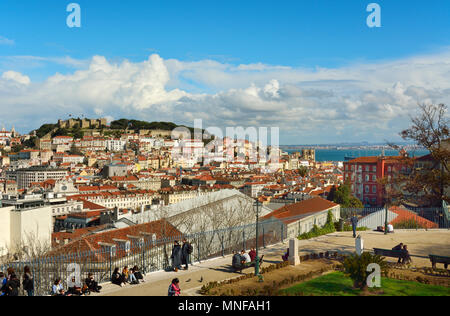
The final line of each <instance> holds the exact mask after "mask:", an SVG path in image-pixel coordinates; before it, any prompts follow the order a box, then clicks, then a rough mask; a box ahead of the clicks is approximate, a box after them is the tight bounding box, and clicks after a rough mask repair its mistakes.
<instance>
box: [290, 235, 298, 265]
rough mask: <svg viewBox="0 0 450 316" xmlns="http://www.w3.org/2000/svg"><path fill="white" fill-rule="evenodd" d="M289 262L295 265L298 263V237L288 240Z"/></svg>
mask: <svg viewBox="0 0 450 316" xmlns="http://www.w3.org/2000/svg"><path fill="white" fill-rule="evenodd" d="M289 264H290V265H293V266H296V265H299V264H300V257H299V256H298V239H297V238H294V239H291V240H289Z"/></svg>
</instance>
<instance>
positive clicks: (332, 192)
mask: <svg viewBox="0 0 450 316" xmlns="http://www.w3.org/2000/svg"><path fill="white" fill-rule="evenodd" d="M335 196H336V186H335V185H333V186H332V187H331V190H330V193H328V196H327V200H328V201H334V198H335Z"/></svg>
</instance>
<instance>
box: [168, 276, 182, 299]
mask: <svg viewBox="0 0 450 316" xmlns="http://www.w3.org/2000/svg"><path fill="white" fill-rule="evenodd" d="M180 294H181V289H180V280H178V279H177V278H175V279H173V280H172V284H170V285H169V296H180Z"/></svg>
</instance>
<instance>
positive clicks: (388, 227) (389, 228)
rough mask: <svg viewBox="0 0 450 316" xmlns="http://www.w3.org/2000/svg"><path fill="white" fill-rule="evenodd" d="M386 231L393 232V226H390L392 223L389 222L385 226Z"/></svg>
mask: <svg viewBox="0 0 450 316" xmlns="http://www.w3.org/2000/svg"><path fill="white" fill-rule="evenodd" d="M387 231H388V233H393V232H394V226H392V224H389V225H388V226H387Z"/></svg>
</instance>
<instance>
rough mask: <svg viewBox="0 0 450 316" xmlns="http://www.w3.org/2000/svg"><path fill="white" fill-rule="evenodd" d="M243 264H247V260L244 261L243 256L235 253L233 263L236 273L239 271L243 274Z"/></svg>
mask: <svg viewBox="0 0 450 316" xmlns="http://www.w3.org/2000/svg"><path fill="white" fill-rule="evenodd" d="M243 262H245V259H243V258H242V256H241V255H240V254H239V253H238V252H237V251H235V252H234V255H233V259H232V263H231V265H232V267H233V269H234V271H236V272H237V271H239V272H240V273H242V269H243V268H244V267H245V266H244V264H243Z"/></svg>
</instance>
